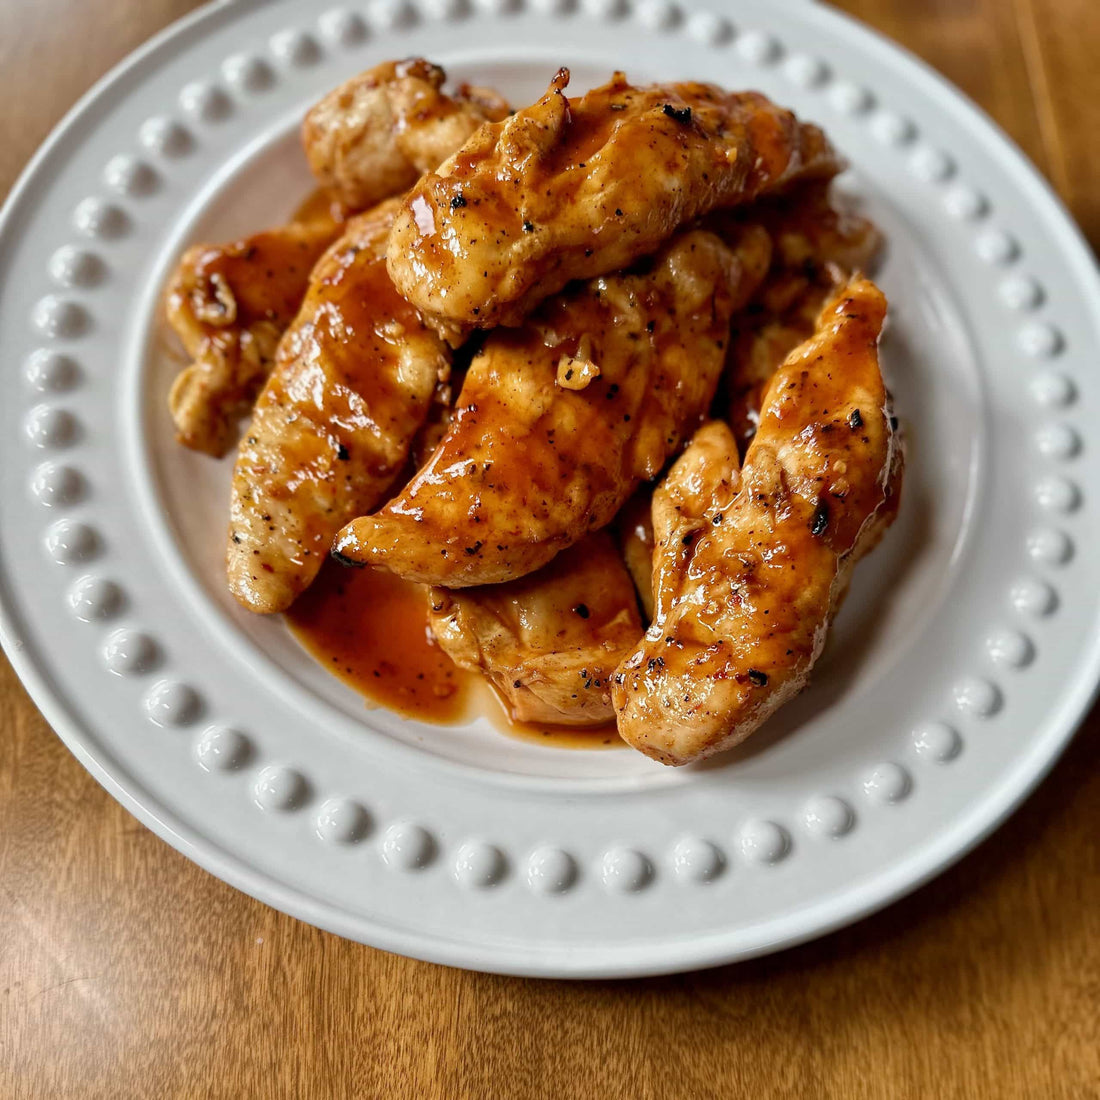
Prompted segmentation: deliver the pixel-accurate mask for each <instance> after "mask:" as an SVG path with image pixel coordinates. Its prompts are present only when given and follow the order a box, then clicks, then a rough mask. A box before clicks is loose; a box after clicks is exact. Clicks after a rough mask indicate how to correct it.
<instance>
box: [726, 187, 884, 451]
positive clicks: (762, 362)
mask: <svg viewBox="0 0 1100 1100" xmlns="http://www.w3.org/2000/svg"><path fill="white" fill-rule="evenodd" d="M752 216H753V217H754V220H756V221H757V222H758V223H759V224H761V225H763V226H764V227H765V228H766V229H767V230H768V231H769V233H771V236H772V242H773V245H774V247H773V251H772V269H771V271H770V272H769V274H768V277H767V278H766V279H765V280H764V283H763V285H762V286H761V288H760V290H759V291H758V292H757V295H756V297H755V298H754V300H753V302H752V303H751V304H750V305H749V307H748V309H746V310H743V311H742V312H741V313H739V314H738V315H737V316H736V317H735V318H734V322H733V332H732V339H731V340H730V347H729V355H728V356H727V359H726V392H727V394H728V401H727V408H728V413H727V419H728V420H729V423H730V426H731V427H732V428H733V432H734V435H735V436H736V438H737V442H738V445H739V446H740V448H741V452H742V453H744V451H745V448H746V447H747V446H748V444H749V441H750V440H751V439H752V437H753V434H754V433H755V431H756V425H757V423H758V421H759V417H760V403H761V400H762V399H763V396H764V392H765V391H766V390H767V388H768V385H769V383H770V382H771V380H772V376H773V375H774V374H775V372H776V371H777V370H778V369H779V367H780V366H781V365H782V363H783V361H784V360H785V359H786V358H787V356H788V355H789V354H790V353H791V352H792V351H793V350H794V349H795V348H796V347H798V345H799V344H801V343H802V342H803V341H804V340H808V339H809V338H810V336H811V335H813V331H814V326H815V324H816V322H817V318H818V316H819V315H820V313H821V310H822V309H823V308H824V307H825V304H826V303H827V302H828V301H830V300H831V299H832V298H833V297H835V295H836V294H837V293H838V292H839V290H840V289H841V287H843V286H844V285H845V284H846V283H847V282H848V281H849V280H850V279H851V278H852V276H853V275H854V274H855V273H856V272H860V271H863V272H865V271H868V270H869V269H870V267H871V266H872V265H873V263H874V261H875V259H876V257H877V255H878V253H879V251H880V249H881V247H882V236H881V234H880V233H879V231H878V229H876V227H875V226H874V224H873V223H872V222H870V221H868V220H867V219H866V218H864V217H861V216H860V215H858V214H856V213H854V212H852V211H848V210H845V209H844V208H843V207H842V206H838V205H834V204H833V202H831V201H830V198H829V195H828V190H827V185H824V186H822V185H818V184H814V185H811V186H810V187H808V188H807V187H802V188H799V189H798V191H797V193H796V194H792V195H791V196H790V197H788V198H784V199H780V200H776V201H773V202H770V203H763V204H759V207H758V208H756V209H754V210H753V211H752ZM737 228H738V225H737V223H734V224H733V225H732V230H733V231H734V232H736V231H737Z"/></svg>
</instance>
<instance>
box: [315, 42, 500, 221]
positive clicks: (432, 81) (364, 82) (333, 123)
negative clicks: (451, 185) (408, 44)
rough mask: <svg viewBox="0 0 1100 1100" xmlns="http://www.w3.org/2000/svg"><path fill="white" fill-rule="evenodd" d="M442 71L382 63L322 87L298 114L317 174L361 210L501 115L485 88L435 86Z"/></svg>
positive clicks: (423, 64)
mask: <svg viewBox="0 0 1100 1100" xmlns="http://www.w3.org/2000/svg"><path fill="white" fill-rule="evenodd" d="M444 80H446V74H445V73H444V71H443V70H442V69H441V68H440V67H439V66H438V65H433V64H432V63H431V62H430V61H425V60H424V59H423V58H422V57H413V58H409V59H408V60H406V61H386V62H384V63H383V64H381V65H376V66H375V67H374V68H373V69H368V70H367V71H366V72H365V73H360V74H359V75H358V76H354V77H352V78H351V80H349V81H347V82H346V83H344V84H341V85H340V87H339V88H336V89H335V90H334V91H332V92H329V94H328V95H327V96H325V98H324V99H322V100H321V101H320V103H318V104H317V105H316V106H315V107H314V108H313V109H312V110H311V111H310V112H309V114H307V115H306V118H305V122H304V123H303V124H302V144H303V145H304V146H305V151H306V158H307V159H308V160H309V166H310V169H311V170H312V172H313V174H314V175H315V176H316V177H317V179H318V180H319V181H320V182H321V183H322V184H323V185H324V186H326V187H331V188H332V189H333V191H334V192H335V193H336V194H337V195H339V196H340V198H341V199H342V200H343V201H344V202H346V203H347V204H348V205H349V206H351V207H352V208H354V209H357V210H365V209H366V208H367V207H369V206H373V205H374V204H375V203H377V202H381V201H382V199H386V198H389V197H390V196H391V195H398V194H400V193H401V192H403V191H406V190H408V189H409V188H410V187H411V186H412V185H413V184H414V183H415V182H416V181H417V179H418V178H419V177H420V174H421V173H422V172H427V171H430V170H431V169H433V168H436V167H438V166H439V164H440V163H441V162H442V161H443V160H445V159H446V158H447V157H449V156H450V155H451V154H452V153H453V152H454V151H455V150H456V149H457V148H458V147H459V146H460V145H462V143H463V142H464V141H465V140H466V139H467V138H468V137H469V136H470V135H471V134H472V133H473V132H474V131H475V130H476V129H477V128H478V127H479V126H480V125H481V124H482V123H483V122H486V121H498V120H499V119H502V118H504V117H505V116H506V115H507V114H508V104H507V103H506V102H505V101H504V100H503V99H501V97H500V96H499V95H497V94H496V92H494V91H491V90H490V89H488V88H473V87H470V86H468V85H465V84H464V85H462V86H461V87H459V88H458V89H457V91H456V92H455V94H454V95H453V96H452V95H446V94H445V93H444V92H442V91H441V90H440V89H441V88H442V87H443V82H444Z"/></svg>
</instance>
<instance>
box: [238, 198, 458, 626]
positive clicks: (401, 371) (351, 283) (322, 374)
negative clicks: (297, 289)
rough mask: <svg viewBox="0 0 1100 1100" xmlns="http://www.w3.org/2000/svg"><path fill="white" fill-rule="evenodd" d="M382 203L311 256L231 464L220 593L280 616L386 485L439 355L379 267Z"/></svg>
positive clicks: (385, 227) (386, 219)
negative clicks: (297, 304)
mask: <svg viewBox="0 0 1100 1100" xmlns="http://www.w3.org/2000/svg"><path fill="white" fill-rule="evenodd" d="M396 209H397V202H396V200H390V201H389V202H386V203H383V204H382V205H381V206H379V207H377V208H376V209H374V210H372V211H370V212H368V213H366V214H360V215H358V216H357V217H355V218H353V219H352V220H351V221H350V222H349V223H348V226H347V229H346V231H345V233H344V234H343V236H341V237H340V239H339V240H338V241H336V243H335V244H333V245H332V247H331V248H330V249H329V250H328V252H326V253H325V255H324V256H323V257H322V258H321V260H320V261H319V262H318V264H317V266H316V268H315V269H314V271H313V275H312V278H311V279H310V288H309V291H308V293H307V295H306V299H305V302H304V303H303V305H302V309H301V311H300V313H299V314H298V316H297V318H296V319H295V320H294V322H293V324H292V325H291V326H290V328H289V329H287V332H286V335H285V336H284V337H283V340H282V342H281V343H280V345H279V350H278V354H277V357H276V363H275V368H274V370H273V371H272V373H271V377H270V378H269V379H268V381H267V384H266V385H265V386H264V388H263V391H262V392H261V394H260V396H259V399H258V400H257V402H256V408H255V412H254V413H253V417H252V423H251V424H250V425H249V428H248V431H247V432H246V433H245V438H244V439H243V440H242V442H241V446H240V451H239V453H238V457H237V465H236V468H235V470H234V472H233V490H232V501H231V506H230V525H229V543H228V548H227V566H228V574H229V588H230V591H231V592H232V593H233V595H234V596H235V597H236V598H237V600H238V601H239V602H240V603H241V604H242V605H243V606H245V607H246V608H248V609H249V610H252V611H260V612H273V611H283V610H285V609H286V608H287V607H289V606H290V604H291V602H292V601H293V600H294V598H295V597H296V596H297V595H298V593H300V592H301V591H302V590H303V589H304V588H305V587H306V586H307V585H308V584H309V583H310V582H311V581H312V580H313V578H314V576H315V575H316V573H317V570H318V569H319V568H320V566H321V563H322V561H324V559H325V556H326V555H327V554H328V551H329V547H330V546H331V543H332V537H333V535H335V534H336V532H337V531H338V530H339V529H340V527H341V526H342V525H343V524H344V523H346V522H347V521H348V520H349V519H351V518H352V517H353V516H356V515H359V514H360V513H362V512H364V511H367V510H369V509H371V508H374V507H376V506H377V505H378V503H379V501H380V500H381V499H382V498H383V497H384V495H385V493H386V492H387V491H388V490H389V489H390V487H391V486H392V484H393V481H394V479H395V478H396V477H397V475H398V474H399V473H400V471H401V469H402V467H403V466H404V463H405V460H406V458H407V456H408V452H409V446H410V444H411V442H412V439H413V437H414V435H415V434H416V432H417V431H418V430H419V429H420V427H421V424H422V423H423V422H424V420H425V418H426V417H427V415H428V410H429V405H430V403H431V400H432V394H433V391H434V390H435V387H436V384H437V382H438V380H439V379H440V378H441V376H444V375H445V374H446V371H447V369H448V363H449V355H448V351H447V349H446V347H445V346H444V345H443V344H442V342H441V341H440V340H439V338H438V337H437V336H436V334H435V333H434V332H433V331H432V330H430V329H427V328H426V327H425V326H424V324H423V323H422V321H421V319H420V317H419V315H418V314H417V312H416V310H415V309H413V308H412V306H410V305H409V304H408V303H407V302H406V301H405V300H404V299H403V298H402V297H401V296H400V295H399V294H398V293H397V291H396V290H395V289H394V287H393V284H392V283H391V282H390V280H389V276H388V275H387V274H386V264H385V247H386V238H387V236H388V234H389V230H390V226H391V225H392V224H393V217H394V213H395V211H396Z"/></svg>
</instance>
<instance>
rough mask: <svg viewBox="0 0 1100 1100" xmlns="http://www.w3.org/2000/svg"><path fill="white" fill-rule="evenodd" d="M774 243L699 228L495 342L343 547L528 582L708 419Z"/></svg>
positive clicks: (413, 566) (428, 570)
mask: <svg viewBox="0 0 1100 1100" xmlns="http://www.w3.org/2000/svg"><path fill="white" fill-rule="evenodd" d="M769 250H770V241H769V238H768V235H767V233H765V232H764V231H763V230H760V229H755V230H749V231H746V233H745V234H744V236H743V238H742V240H741V242H740V243H739V244H738V245H737V246H736V247H734V248H730V247H728V246H727V245H725V244H723V243H722V242H721V241H720V240H719V239H718V238H717V237H715V236H714V235H713V234H711V233H707V232H703V231H701V230H692V231H689V232H687V233H684V234H681V235H680V236H678V237H677V238H675V239H674V240H673V241H671V242H670V243H669V244H668V245H667V246H666V247H665V248H664V249H663V250H662V251H661V252H660V253H659V254H658V255H657V256H656V257H655V258H654V259H653V260H652V261H651V262H650V263H649V264H648V265H647V266H646V267H645V268H644V269H642V270H638V271H634V272H626V273H621V274H618V275H612V276H606V277H603V278H599V279H595V280H592V281H590V282H589V283H586V284H582V285H580V286H579V287H577V288H575V289H574V290H572V291H571V292H569V293H565V294H562V295H559V296H557V297H555V298H552V299H550V300H549V301H548V302H546V303H545V304H544V305H543V307H542V308H541V309H540V310H539V311H538V312H537V313H536V314H535V315H533V316H532V317H531V318H530V319H529V320H528V322H527V323H526V324H525V325H524V326H523V327H521V328H515V329H499V330H497V331H495V332H493V333H491V334H490V335H489V336H488V338H487V339H486V342H485V345H484V347H483V348H482V350H481V352H480V353H479V354H478V355H477V356H476V357H475V358H474V360H473V362H472V363H471V365H470V368H469V371H468V372H467V375H466V380H465V383H464V385H463V387H462V390H461V392H460V394H459V397H458V401H457V403H456V409H455V413H454V417H453V419H452V421H451V423H450V425H449V427H448V428H447V431H446V434H445V435H444V437H443V440H442V442H441V443H440V444H439V446H438V447H437V448H436V450H435V452H434V454H433V455H432V457H431V459H430V460H429V461H428V463H427V465H426V466H425V467H424V468H423V469H421V470H420V472H419V473H418V474H417V475H416V477H414V478H413V480H412V481H411V482H409V484H408V485H406V486H405V487H404V489H402V490H401V492H399V493H398V494H397V495H396V496H395V497H394V498H393V499H392V500H390V501H389V502H388V503H387V504H386V505H385V507H383V508H382V509H381V510H380V511H379V512H377V513H376V514H374V515H370V516H363V517H361V518H359V519H356V520H355V521H354V522H352V523H350V524H349V525H348V526H347V527H346V528H345V529H344V530H343V531H341V532H340V534H339V536H338V537H337V539H336V542H335V544H334V553H336V554H337V556H338V557H340V558H342V559H344V560H346V561H352V562H358V563H360V564H364V565H376V566H382V567H384V568H386V569H389V570H391V571H392V572H394V573H397V574H399V575H400V576H403V577H405V578H407V579H410V580H417V581H422V582H425V583H428V584H439V585H444V586H446V587H449V588H462V587H467V586H471V585H484V584H493V583H499V582H502V581H508V580H512V579H514V578H516V577H521V576H523V575H525V574H527V573H531V572H533V571H534V570H536V569H538V568H539V567H541V566H543V565H545V564H546V563H547V562H548V561H550V559H551V558H553V557H554V555H555V554H557V553H558V552H559V551H561V550H563V549H565V548H566V547H567V546H570V545H572V544H573V543H575V542H577V541H578V540H579V539H580V538H581V537H582V536H584V535H585V534H586V533H587V532H589V531H593V530H597V529H598V528H600V527H603V526H605V525H606V524H608V523H609V522H610V521H611V520H612V518H613V517H614V516H615V513H616V512H618V510H619V508H620V507H621V506H622V504H623V503H624V502H625V501H626V499H627V498H628V497H629V496H630V494H631V493H632V492H633V491H634V489H635V488H636V487H637V486H638V484H639V483H640V482H642V481H647V480H651V479H652V478H654V477H656V476H657V474H658V473H659V472H660V470H661V468H662V467H663V466H664V463H665V461H666V459H667V458H668V457H669V456H670V455H671V454H673V453H675V451H676V450H677V449H678V447H679V446H680V445H681V443H682V441H683V440H685V439H686V438H687V437H689V436H690V435H691V433H692V431H694V429H695V427H696V426H697V425H698V424H699V422H700V420H701V419H702V417H703V416H704V415H705V414H706V411H707V409H708V407H709V405H710V403H711V400H712V398H713V396H714V391H715V388H716V386H717V383H718V377H719V374H720V372H721V369H722V361H723V359H724V357H725V351H726V342H727V338H728V332H729V320H730V316H731V314H732V312H733V310H734V309H736V308H738V307H739V306H741V305H743V304H744V302H745V301H746V300H747V299H748V297H749V296H750V295H751V293H752V291H753V289H754V288H755V286H756V285H757V284H758V283H759V281H760V279H761V278H762V277H763V274H764V272H765V271H766V269H767V266H768V255H769ZM578 377H583V378H585V379H586V382H585V384H584V386H583V388H580V389H576V388H573V385H574V384H575V381H576V379H577V378H578Z"/></svg>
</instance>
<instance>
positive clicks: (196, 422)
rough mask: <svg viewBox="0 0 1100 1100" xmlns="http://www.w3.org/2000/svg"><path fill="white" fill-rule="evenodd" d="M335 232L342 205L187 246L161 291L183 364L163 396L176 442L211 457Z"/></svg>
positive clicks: (257, 383)
mask: <svg viewBox="0 0 1100 1100" xmlns="http://www.w3.org/2000/svg"><path fill="white" fill-rule="evenodd" d="M342 228H343V218H342V211H341V210H340V209H339V208H335V209H333V210H332V212H331V213H329V212H324V213H319V214H317V215H316V216H314V217H312V218H310V219H309V220H306V221H296V222H291V223H290V224H289V225H284V226H280V227H279V228H277V229H269V230H267V231H266V232H263V233H255V234H253V235H252V236H251V237H244V238H242V239H241V240H236V241H230V242H229V243H228V244H199V245H195V246H194V247H193V248H190V249H188V250H187V252H186V253H184V256H183V259H182V260H180V263H179V266H178V267H177V268H176V270H175V272H174V274H173V275H172V280H171V282H170V283H169V284H168V292H167V295H166V302H165V304H166V310H167V314H168V322H169V324H170V325H171V326H172V328H173V329H175V331H176V332H177V334H178V335H179V337H180V340H181V341H182V342H183V346H184V348H185V349H186V351H187V354H188V355H190V356H191V358H192V360H193V362H192V363H191V364H190V365H189V366H187V367H185V368H184V369H183V370H182V371H181V372H180V373H179V375H177V377H176V380H175V382H174V384H173V385H172V389H171V392H170V394H169V396H168V407H169V410H170V411H171V413H172V419H173V420H174V421H175V424H176V438H177V439H178V440H179V442H180V443H182V444H183V445H184V446H185V447H190V448H192V449H193V450H196V451H203V452H205V453H206V454H210V455H214V456H215V457H220V456H221V455H223V454H225V453H226V451H228V450H229V449H230V447H232V446H233V444H234V443H236V442H237V434H238V424H239V423H240V420H241V418H242V417H243V416H245V415H247V413H248V412H249V410H250V409H251V408H252V403H253V401H255V399H256V394H257V393H259V390H260V387H261V386H262V385H263V384H264V380H265V379H266V378H267V375H268V372H269V371H270V370H271V364H272V363H273V362H274V359H275V348H276V346H277V345H278V343H279V338H280V337H281V336H282V334H283V331H284V330H285V329H286V326H287V325H289V324H290V322H291V321H292V320H293V319H294V315H295V314H296V313H297V312H298V307H299V306H300V305H301V304H302V298H303V297H304V296H305V293H306V287H307V286H308V285H309V273H310V271H311V270H312V268H313V265H314V264H315V263H316V262H317V258H318V257H319V256H320V255H321V253H322V252H324V250H325V249H326V248H327V247H328V246H329V245H330V244H331V243H332V242H333V241H334V240H335V239H336V237H337V236H338V235H339V234H340V232H341V229H342Z"/></svg>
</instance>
